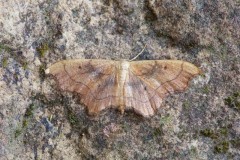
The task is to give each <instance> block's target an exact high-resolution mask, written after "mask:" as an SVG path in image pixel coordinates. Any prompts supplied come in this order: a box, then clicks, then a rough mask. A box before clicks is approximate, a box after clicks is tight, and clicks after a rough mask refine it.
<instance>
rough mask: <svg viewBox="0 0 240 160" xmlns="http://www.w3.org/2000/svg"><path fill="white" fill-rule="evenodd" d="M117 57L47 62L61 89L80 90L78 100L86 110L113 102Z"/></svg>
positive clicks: (110, 104) (92, 113)
mask: <svg viewBox="0 0 240 160" xmlns="http://www.w3.org/2000/svg"><path fill="white" fill-rule="evenodd" d="M117 63H118V62H117V61H111V60H88V59H77V60H64V61H60V62H57V63H55V64H53V65H52V66H50V67H49V68H48V69H47V70H46V73H50V74H52V75H53V76H54V77H55V79H56V81H57V82H58V85H59V87H60V88H61V89H62V90H64V91H69V92H76V93H78V94H80V99H81V102H82V103H83V104H84V105H85V106H86V107H87V108H88V111H89V114H91V115H95V114H98V113H99V112H100V111H101V110H103V109H105V108H107V107H110V106H117V105H118V104H117V102H118V101H117V100H116V98H117V95H116V94H117V88H118V87H117V85H118V84H117V70H116V65H118V64H117Z"/></svg>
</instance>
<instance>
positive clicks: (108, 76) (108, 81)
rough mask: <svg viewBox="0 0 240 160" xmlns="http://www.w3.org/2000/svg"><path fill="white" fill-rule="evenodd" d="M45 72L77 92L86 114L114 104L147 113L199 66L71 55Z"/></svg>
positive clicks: (179, 87)
mask: <svg viewBox="0 0 240 160" xmlns="http://www.w3.org/2000/svg"><path fill="white" fill-rule="evenodd" d="M46 73H47V74H51V75H53V77H54V78H55V80H56V81H57V83H58V86H59V87H60V89H62V90H63V91H69V92H75V93H77V94H78V95H79V96H80V100H81V103H82V104H84V105H85V106H86V107H87V110H88V113H89V114H90V115H97V114H99V112H100V111H102V110H104V109H107V108H118V109H119V110H120V111H121V113H124V111H125V110H134V112H136V113H137V114H140V115H142V116H144V117H149V116H152V115H154V113H156V111H157V110H158V108H160V106H161V103H162V102H163V99H164V98H165V97H166V96H167V95H169V94H172V93H174V92H182V91H184V90H186V88H187V87H188V83H189V81H190V80H191V79H192V78H193V77H194V76H196V75H198V74H200V73H201V70H200V69H199V68H198V67H196V66H195V65H193V64H191V63H189V62H186V61H181V60H143V61H131V62H130V61H128V60H120V61H114V60H100V59H73V60H63V61H59V62H57V63H55V64H53V65H52V66H50V67H49V68H48V69H47V70H46Z"/></svg>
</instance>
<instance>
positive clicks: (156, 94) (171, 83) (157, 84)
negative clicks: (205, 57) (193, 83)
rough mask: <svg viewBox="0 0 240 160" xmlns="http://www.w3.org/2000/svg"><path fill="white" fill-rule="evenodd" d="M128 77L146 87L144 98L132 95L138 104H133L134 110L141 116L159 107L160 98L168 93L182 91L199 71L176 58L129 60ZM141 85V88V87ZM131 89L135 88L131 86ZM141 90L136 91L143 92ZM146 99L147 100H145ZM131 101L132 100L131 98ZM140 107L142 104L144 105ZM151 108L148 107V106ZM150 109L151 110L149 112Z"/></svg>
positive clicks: (148, 114) (147, 114) (150, 113)
mask: <svg viewBox="0 0 240 160" xmlns="http://www.w3.org/2000/svg"><path fill="white" fill-rule="evenodd" d="M130 72H131V73H132V75H130V77H134V78H129V81H133V80H131V79H138V80H137V81H138V82H139V83H140V82H141V86H143V87H144V88H145V89H146V92H145V93H146V94H147V95H148V96H146V97H145V98H143V97H139V96H137V94H136V95H134V96H132V97H134V98H133V99H136V100H135V101H138V102H139V104H133V105H132V107H133V109H134V110H138V112H139V113H140V114H142V115H143V116H150V115H152V114H153V111H154V110H156V108H159V107H160V105H161V102H162V100H163V99H164V98H165V97H166V96H167V95H169V94H171V93H174V92H179V91H184V90H185V89H186V88H187V86H188V83H189V81H190V80H191V79H192V78H193V77H194V76H195V75H197V74H199V73H200V72H201V71H200V69H198V68H197V67H196V66H194V65H193V64H191V63H188V62H184V61H178V60H163V61H161V60H159V61H139V62H131V65H130ZM143 87H142V88H143ZM132 89H133V90H137V89H136V88H134V87H132ZM143 92H144V91H143V90H141V91H140V90H139V91H138V93H140V94H143ZM146 99H147V101H148V102H146ZM132 101H133V100H132ZM146 105H147V107H146V108H148V109H146V108H144V109H143V108H142V106H146ZM149 106H150V107H151V108H152V111H151V109H149V108H150V107H149ZM150 111H151V112H150Z"/></svg>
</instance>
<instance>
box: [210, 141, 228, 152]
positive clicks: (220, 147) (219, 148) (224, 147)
mask: <svg viewBox="0 0 240 160" xmlns="http://www.w3.org/2000/svg"><path fill="white" fill-rule="evenodd" d="M228 149H229V142H227V141H223V142H220V143H219V144H217V145H216V146H215V147H214V153H227V151H228Z"/></svg>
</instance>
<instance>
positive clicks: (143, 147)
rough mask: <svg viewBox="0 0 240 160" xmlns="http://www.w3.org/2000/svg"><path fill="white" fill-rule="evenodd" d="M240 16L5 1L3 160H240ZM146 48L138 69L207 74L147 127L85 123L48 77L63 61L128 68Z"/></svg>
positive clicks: (165, 3) (210, 9) (190, 6)
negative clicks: (162, 67)
mask: <svg viewBox="0 0 240 160" xmlns="http://www.w3.org/2000/svg"><path fill="white" fill-rule="evenodd" d="M239 6H240V3H239V1H231V0H230V1H224V0H215V1H208V0H202V1H195V0H192V1H188V0H183V1H169V0H154V1H153V0H136V1H119V0H114V1H109V0H97V1H88V0H82V1H67V0H62V1H59V0H52V1H47V0H38V1H28V0H18V1H13V0H2V1H0V159H239V158H240V154H239V153H240V152H239V149H240V147H239V146H240V140H239V138H238V137H240V131H239V117H240V115H239V114H240V111H239V110H240V100H239V98H240V96H239V94H240V93H239V92H240V61H239V53H240V9H239ZM144 45H147V47H146V49H145V51H144V52H143V53H142V54H141V55H140V56H139V57H138V59H139V60H140V59H180V60H185V61H189V62H192V63H194V64H195V65H197V66H199V67H200V68H201V69H202V70H203V75H202V76H200V77H198V78H197V79H195V80H194V81H193V82H192V85H190V88H189V89H188V91H187V92H185V93H180V94H178V95H173V96H171V97H169V98H167V100H166V101H165V104H164V105H163V106H164V107H162V109H160V110H159V112H158V114H156V115H155V116H153V117H151V118H149V119H144V118H141V117H138V116H136V115H135V114H133V113H131V112H127V113H125V114H124V115H123V116H120V114H119V113H118V112H117V111H115V110H110V111H105V112H102V113H101V114H100V115H99V116H98V117H89V116H88V115H87V114H86V111H85V109H84V107H83V106H82V105H81V104H79V103H78V102H79V99H78V97H76V96H72V95H70V94H68V93H62V92H60V91H59V90H58V89H57V88H56V87H55V86H56V85H55V84H54V81H53V80H52V79H51V78H50V77H48V76H46V75H45V74H44V72H43V71H44V69H45V68H46V67H48V66H50V64H52V63H54V62H56V61H58V60H63V59H73V58H104V59H117V60H119V59H131V58H133V57H134V56H136V55H137V54H138V53H139V52H140V51H141V50H142V48H144ZM193 84H194V85H193ZM112 124H114V127H116V128H117V130H114V129H111V127H110V129H109V126H111V125H112ZM106 135H108V136H106Z"/></svg>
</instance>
